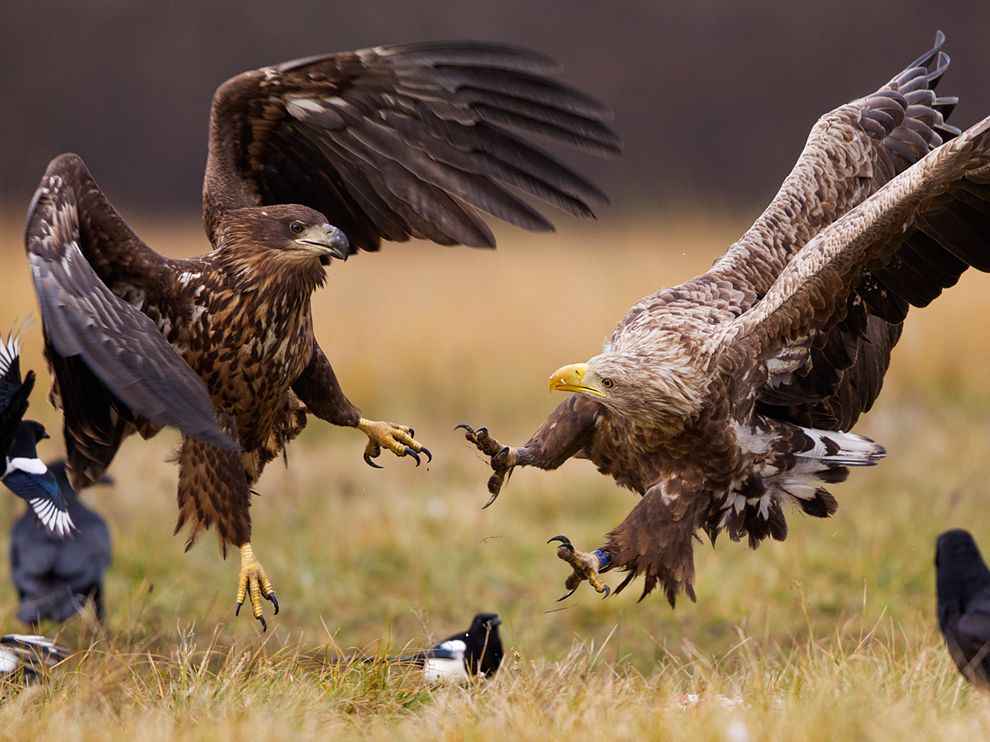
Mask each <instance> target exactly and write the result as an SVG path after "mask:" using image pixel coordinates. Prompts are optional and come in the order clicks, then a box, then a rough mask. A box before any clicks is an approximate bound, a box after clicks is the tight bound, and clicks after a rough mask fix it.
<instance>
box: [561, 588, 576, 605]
mask: <svg viewBox="0 0 990 742" xmlns="http://www.w3.org/2000/svg"><path fill="white" fill-rule="evenodd" d="M575 590H577V588H574V590H571V591H570V592H569V593H567V594H566V595H561V596H560V597H559V598H557V602H558V603H560V602H562V601H564V600H567V599H568V598H569V597H571V596H572V595H573V594H574V591H575Z"/></svg>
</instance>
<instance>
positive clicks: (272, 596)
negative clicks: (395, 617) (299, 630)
mask: <svg viewBox="0 0 990 742" xmlns="http://www.w3.org/2000/svg"><path fill="white" fill-rule="evenodd" d="M605 597H608V596H607V595H606V596H605ZM265 598H266V599H267V600H268V601H269V602H270V603H271V604H272V605H273V606H275V615H276V616H277V615H278V598H277V597H276V596H275V593H268V595H266V596H265Z"/></svg>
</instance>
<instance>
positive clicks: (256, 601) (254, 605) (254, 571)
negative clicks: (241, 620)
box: [234, 544, 278, 631]
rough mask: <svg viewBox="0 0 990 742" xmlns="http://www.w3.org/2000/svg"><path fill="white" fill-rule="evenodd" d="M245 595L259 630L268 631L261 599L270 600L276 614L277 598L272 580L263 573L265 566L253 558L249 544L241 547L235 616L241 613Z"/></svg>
mask: <svg viewBox="0 0 990 742" xmlns="http://www.w3.org/2000/svg"><path fill="white" fill-rule="evenodd" d="M247 597H250V598H251V612H252V613H254V617H255V618H256V619H258V620H259V621H260V622H261V630H262V631H268V623H267V622H266V621H265V616H264V614H262V612H261V599H262V598H264V599H265V600H268V601H271V604H272V605H273V606H275V615H276V616H277V615H278V598H277V597H275V588H274V587H272V581H271V580H269V579H268V575H267V574H265V568H264V567H262V566H261V562H259V561H258V560H257V559H255V558H254V551H252V550H251V544H244V545H243V546H242V547H241V574H240V578H239V580H238V583H237V609H236V610H235V611H234V615H235V616H239V615H240V614H241V606H242V605H244V599H245V598H247Z"/></svg>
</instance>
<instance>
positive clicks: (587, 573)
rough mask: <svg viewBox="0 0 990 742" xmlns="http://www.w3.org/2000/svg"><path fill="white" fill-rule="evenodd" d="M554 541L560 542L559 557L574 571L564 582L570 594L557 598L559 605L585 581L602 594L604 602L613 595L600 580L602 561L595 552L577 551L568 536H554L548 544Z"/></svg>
mask: <svg viewBox="0 0 990 742" xmlns="http://www.w3.org/2000/svg"><path fill="white" fill-rule="evenodd" d="M554 541H558V542H560V546H558V547H557V557H558V558H560V559H563V560H564V561H565V562H567V563H568V564H569V565H571V569H573V570H574V572H573V573H572V574H570V575H569V576H568V577H567V579H566V580H565V581H564V587H566V588H567V591H568V592H566V593H565V594H564V595H562V596H561V597H559V598H557V602H558V603H559V602H560V601H562V600H567V598H569V597H571V596H572V595H573V594H574V592H575V591H576V590H577V589H578V587H580V586H581V583H582V582H584V581H585V580H587V581H588V584H589V585H591V587H593V588H594V589H595V592H597V593H599V594H601V596H602V600H605V598H607V597H608V596H609V595H611V594H612V589H611V588H610V587H609V586H608V585H606V584H605V583H604V582H602V581H601V580H600V579H598V571H599V569H601V560H600V559H599V557H598V555H597V554H596V553H595V552H590V553H588V552H583V551H577V550H576V549H575V548H574V544H572V543H571V540H570V539H569V538H567V536H563V535H558V536H554V537H553V538H551V539H548V540H547V543H548V544H550V543H553V542H554Z"/></svg>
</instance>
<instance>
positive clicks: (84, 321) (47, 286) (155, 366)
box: [26, 155, 236, 466]
mask: <svg viewBox="0 0 990 742" xmlns="http://www.w3.org/2000/svg"><path fill="white" fill-rule="evenodd" d="M95 194H98V195H99V197H100V198H99V199H98V200H96V199H95V198H94V195H95ZM124 230H126V232H124ZM125 240H126V242H124V241H125ZM122 242H123V244H121V243H122ZM135 243H136V244H135ZM132 246H133V247H134V248H135V249H134V250H133V251H132V252H131V254H129V255H128V256H126V258H125V259H122V260H119V261H117V260H108V257H110V256H113V254H114V252H115V251H116V252H120V251H121V250H123V249H125V248H128V247H132ZM26 248H27V253H28V259H29V261H30V263H31V271H32V277H33V279H34V285H35V291H36V293H37V295H38V301H39V304H40V306H41V317H42V323H43V326H44V331H45V339H46V345H47V346H48V347H49V349H50V351H51V352H53V353H54V354H55V355H57V356H58V357H59V358H60V359H67V360H71V359H74V358H76V357H78V358H80V359H81V360H82V362H83V364H84V365H85V367H86V369H87V370H88V371H89V372H91V373H92V374H93V375H95V377H96V379H98V381H99V382H100V383H101V384H102V385H103V386H104V387H105V389H106V390H108V391H109V392H110V395H111V396H112V400H113V404H114V407H115V409H116V411H117V412H118V413H122V414H125V415H127V416H130V417H132V418H140V419H142V420H146V421H149V422H150V423H151V424H153V425H157V426H164V425H169V426H173V427H176V428H179V429H180V430H181V431H182V432H183V433H185V434H186V435H189V436H192V437H196V438H201V439H203V440H206V441H208V442H210V443H211V444H213V445H215V446H219V447H222V448H230V449H232V448H236V444H235V443H234V442H233V441H232V440H231V439H230V438H229V437H228V436H227V435H226V434H224V433H223V432H221V431H220V429H219V427H218V426H217V422H216V417H215V414H214V410H213V405H212V402H211V401H210V397H209V394H208V392H207V390H206V386H205V385H204V384H203V382H202V380H200V378H199V377H198V376H197V375H196V374H195V372H193V370H192V369H191V368H190V367H189V366H188V364H186V363H185V361H184V360H183V359H182V358H181V357H180V356H179V354H178V353H177V352H176V351H175V349H174V348H172V346H171V345H169V343H168V341H166V339H165V338H164V336H163V335H162V334H161V332H159V330H158V328H157V327H156V326H155V324H154V323H153V322H152V321H151V319H150V318H149V317H147V316H146V315H145V314H143V313H142V312H141V311H140V310H138V309H136V308H135V307H134V306H132V305H131V304H129V303H128V302H126V301H124V300H123V299H122V298H120V297H119V296H117V295H116V294H115V293H114V292H113V291H111V289H110V288H109V287H108V286H107V284H106V283H105V282H104V280H102V279H101V277H100V275H98V274H97V272H96V271H95V270H94V267H93V265H92V264H91V261H90V258H91V259H92V261H93V262H94V263H96V264H97V265H101V263H109V264H110V267H108V268H107V271H108V272H111V273H112V272H114V271H116V272H117V273H118V274H119V273H120V272H121V271H126V276H125V277H126V278H127V280H130V281H135V282H139V281H141V280H143V281H144V282H145V283H148V284H154V283H155V278H156V276H155V275H154V274H153V271H154V270H155V269H157V270H159V271H160V270H163V269H164V266H163V265H162V263H164V261H163V259H161V258H158V261H160V262H159V263H158V264H157V265H156V264H155V261H154V259H153V258H152V257H151V256H154V255H155V254H154V253H153V252H152V251H151V250H150V249H148V248H147V247H146V246H144V245H143V243H140V240H138V239H137V237H135V236H134V235H133V233H131V232H130V231H129V230H127V228H126V225H124V224H123V221H122V220H121V219H120V217H119V216H118V215H117V214H116V212H115V211H113V210H112V207H110V206H109V203H108V202H107V201H106V199H105V197H103V196H102V193H101V192H99V189H98V187H97V186H96V184H95V181H93V180H92V177H91V176H90V175H89V173H88V171H86V170H85V166H84V165H83V164H82V161H81V160H80V159H79V158H78V157H75V156H73V155H63V156H62V157H59V158H57V159H56V160H53V162H52V164H51V165H50V166H49V168H48V172H47V173H46V175H45V177H44V179H43V180H42V183H41V186H40V187H39V189H38V192H37V194H36V196H35V199H34V202H33V204H32V208H31V211H30V213H29V215H28V225H27V230H26ZM140 248H143V250H142V249H140ZM138 285H140V283H139V284H138ZM53 365H54V366H55V369H56V375H58V371H59V368H60V367H59V365H58V363H53ZM59 381H60V382H61V381H63V379H60V380H59ZM64 381H65V382H66V384H65V385H66V386H71V384H72V382H73V381H74V380H73V379H68V378H66V379H64ZM63 391H64V390H63ZM100 391H102V390H100ZM84 392H85V390H83V393H84ZM64 401H65V400H63V402H64ZM77 402H78V405H77V409H81V410H85V409H86V407H85V405H86V401H85V400H78V401H77ZM67 417H68V416H67ZM69 422H70V421H69V420H68V419H67V425H68V424H69ZM77 422H79V424H80V427H83V428H84V427H85V425H86V423H85V421H77ZM108 437H109V436H108ZM118 443H119V440H118ZM71 454H72V452H71V451H70V459H71V458H72V455H71ZM73 463H77V462H73ZM101 463H103V465H104V466H105V465H106V464H107V463H109V462H108V461H104V462H101Z"/></svg>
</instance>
